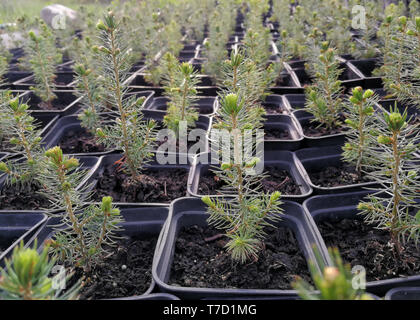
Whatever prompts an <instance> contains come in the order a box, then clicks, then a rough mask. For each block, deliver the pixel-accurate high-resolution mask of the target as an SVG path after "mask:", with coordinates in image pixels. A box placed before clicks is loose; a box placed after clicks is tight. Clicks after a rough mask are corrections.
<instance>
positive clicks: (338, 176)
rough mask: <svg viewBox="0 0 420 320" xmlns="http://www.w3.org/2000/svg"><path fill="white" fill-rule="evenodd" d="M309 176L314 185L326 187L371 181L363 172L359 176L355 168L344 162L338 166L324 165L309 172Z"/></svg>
mask: <svg viewBox="0 0 420 320" xmlns="http://www.w3.org/2000/svg"><path fill="white" fill-rule="evenodd" d="M309 176H310V178H311V181H312V183H313V184H314V185H316V186H321V187H327V188H333V187H340V186H346V185H352V184H358V183H366V182H371V180H370V179H369V178H368V177H367V176H366V175H365V174H363V173H362V176H361V177H359V175H358V174H357V172H356V168H355V167H353V166H348V165H346V164H342V165H341V166H339V167H326V168H324V169H323V170H321V171H318V172H310V173H309Z"/></svg>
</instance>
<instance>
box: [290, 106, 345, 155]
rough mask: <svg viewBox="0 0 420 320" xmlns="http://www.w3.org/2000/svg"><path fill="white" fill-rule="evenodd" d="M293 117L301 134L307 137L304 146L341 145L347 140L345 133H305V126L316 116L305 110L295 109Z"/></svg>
mask: <svg viewBox="0 0 420 320" xmlns="http://www.w3.org/2000/svg"><path fill="white" fill-rule="evenodd" d="M292 117H293V118H295V120H296V126H297V128H298V130H299V131H300V133H301V135H302V136H303V137H304V138H305V139H304V141H303V143H302V146H303V147H306V148H312V147H323V146H335V145H338V146H341V145H344V142H345V141H346V135H345V134H344V133H337V134H330V135H325V136H321V137H310V136H307V135H306V134H305V131H304V130H303V128H304V126H305V125H307V124H309V123H310V122H311V120H312V119H314V116H313V115H312V114H310V113H309V112H306V111H305V110H297V111H293V113H292Z"/></svg>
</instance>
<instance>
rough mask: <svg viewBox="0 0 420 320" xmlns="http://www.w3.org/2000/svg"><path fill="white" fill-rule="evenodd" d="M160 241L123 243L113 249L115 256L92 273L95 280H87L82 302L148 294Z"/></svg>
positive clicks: (130, 241) (129, 241) (127, 241)
mask: <svg viewBox="0 0 420 320" xmlns="http://www.w3.org/2000/svg"><path fill="white" fill-rule="evenodd" d="M156 242H157V239H156V238H150V239H141V240H139V239H133V238H130V239H123V240H120V241H119V242H118V245H117V247H115V248H112V249H110V250H112V252H113V255H111V256H110V257H108V258H106V259H105V260H104V261H103V263H102V264H100V265H98V266H96V267H95V269H94V270H92V272H91V273H90V275H89V278H90V280H91V281H85V285H84V286H83V288H82V289H81V291H80V299H83V300H87V299H92V300H96V299H109V298H122V297H130V296H137V295H141V294H143V293H145V292H146V291H147V289H149V287H150V284H151V282H152V262H153V255H154V250H155V248H156ZM77 275H78V274H76V278H78V277H77ZM79 275H80V273H79Z"/></svg>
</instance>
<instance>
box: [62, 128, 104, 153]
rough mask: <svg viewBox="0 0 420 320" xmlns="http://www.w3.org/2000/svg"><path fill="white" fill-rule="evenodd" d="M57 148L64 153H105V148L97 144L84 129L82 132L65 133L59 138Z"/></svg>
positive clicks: (70, 131) (71, 131)
mask: <svg viewBox="0 0 420 320" xmlns="http://www.w3.org/2000/svg"><path fill="white" fill-rule="evenodd" d="M59 146H60V148H61V149H62V150H63V152H64V153H89V152H104V151H105V146H104V145H102V144H98V143H97V142H96V139H95V137H94V136H93V135H92V134H91V133H90V132H87V131H86V130H85V129H83V130H82V131H79V130H69V131H67V132H66V133H65V135H64V136H63V137H62V138H61V140H60V143H59Z"/></svg>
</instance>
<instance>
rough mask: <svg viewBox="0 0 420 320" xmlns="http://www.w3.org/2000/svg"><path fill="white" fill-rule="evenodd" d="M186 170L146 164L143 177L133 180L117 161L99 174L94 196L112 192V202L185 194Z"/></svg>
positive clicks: (166, 199) (158, 199)
mask: <svg viewBox="0 0 420 320" xmlns="http://www.w3.org/2000/svg"><path fill="white" fill-rule="evenodd" d="M187 182H188V170H187V169H178V168H163V167H162V168H160V169H151V168H150V169H149V168H146V169H145V170H143V172H142V180H141V181H140V182H135V183H133V182H132V181H131V178H130V176H129V175H128V174H126V173H124V172H122V171H119V170H118V169H117V167H116V165H114V164H111V165H109V166H107V167H106V168H105V170H104V172H103V174H102V175H100V176H99V177H98V183H97V185H96V187H95V191H96V193H95V195H94V196H93V197H94V200H96V201H101V199H102V197H105V196H111V197H112V198H113V200H114V201H115V202H136V203H137V202H165V203H166V202H171V201H172V200H174V199H177V198H181V197H185V196H186V194H187Z"/></svg>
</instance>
